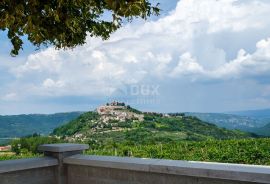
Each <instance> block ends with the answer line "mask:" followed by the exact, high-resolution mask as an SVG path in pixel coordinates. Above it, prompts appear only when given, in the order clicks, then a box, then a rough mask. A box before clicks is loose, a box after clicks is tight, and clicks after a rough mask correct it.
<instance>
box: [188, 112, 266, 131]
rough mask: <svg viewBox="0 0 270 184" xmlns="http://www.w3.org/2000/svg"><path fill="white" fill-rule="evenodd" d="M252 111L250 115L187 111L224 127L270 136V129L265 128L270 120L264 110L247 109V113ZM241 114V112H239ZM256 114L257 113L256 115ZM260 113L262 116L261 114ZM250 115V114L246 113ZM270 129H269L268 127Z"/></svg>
mask: <svg viewBox="0 0 270 184" xmlns="http://www.w3.org/2000/svg"><path fill="white" fill-rule="evenodd" d="M248 112H252V113H250V114H249V115H250V116H244V114H245V113H244V112H242V113H243V115H235V114H222V113H186V114H188V115H191V116H195V117H197V118H199V119H200V120H202V121H206V122H210V123H213V124H215V125H217V126H218V127H224V128H227V129H230V130H235V129H237V130H241V131H247V132H252V133H255V134H258V135H264V136H270V131H267V129H265V128H264V126H266V125H267V123H269V122H270V120H269V119H268V118H267V115H266V114H263V112H259V113H257V114H256V113H255V112H253V111H246V113H248ZM239 114H240V112H239ZM255 114H256V115H255ZM260 114H261V115H262V116H260ZM246 115H248V114H246ZM268 130H269V129H268Z"/></svg>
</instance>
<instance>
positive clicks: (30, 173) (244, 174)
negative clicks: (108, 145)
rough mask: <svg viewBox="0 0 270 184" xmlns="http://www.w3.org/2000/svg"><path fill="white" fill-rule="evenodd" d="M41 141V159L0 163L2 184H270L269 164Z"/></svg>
mask: <svg viewBox="0 0 270 184" xmlns="http://www.w3.org/2000/svg"><path fill="white" fill-rule="evenodd" d="M85 149H88V145H80V144H53V145H42V146H40V150H41V151H43V152H44V154H45V157H42V158H32V159H20V160H10V161H1V162H0V184H256V183H258V184H259V183H261V184H263V183H264V184H270V166H255V165H241V164H222V163H207V162H191V161H175V160H159V159H142V158H127V157H108V156H88V155H82V154H81V153H82V151H83V150H85Z"/></svg>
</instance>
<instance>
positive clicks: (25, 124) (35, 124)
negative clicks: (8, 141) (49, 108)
mask: <svg viewBox="0 0 270 184" xmlns="http://www.w3.org/2000/svg"><path fill="white" fill-rule="evenodd" d="M80 114H81V112H70V113H57V114H50V115H41V114H30V115H12V116H0V138H4V137H22V136H27V135H32V134H34V133H39V134H43V135H48V134H50V133H51V132H52V131H53V129H55V128H56V127H58V126H61V125H63V124H65V123H68V122H69V121H71V120H73V119H75V118H77V117H78V116H79V115H80ZM3 141H4V140H3ZM0 143H1V142H0Z"/></svg>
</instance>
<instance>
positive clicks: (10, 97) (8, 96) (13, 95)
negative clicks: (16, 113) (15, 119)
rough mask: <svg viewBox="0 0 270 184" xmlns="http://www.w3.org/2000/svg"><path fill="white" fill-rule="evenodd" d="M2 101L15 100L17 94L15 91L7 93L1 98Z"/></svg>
mask: <svg viewBox="0 0 270 184" xmlns="http://www.w3.org/2000/svg"><path fill="white" fill-rule="evenodd" d="M1 99H2V100H3V101H8V102H9V101H16V100H18V95H17V94H16V93H7V94H5V95H4V96H3V97H2V98H1Z"/></svg>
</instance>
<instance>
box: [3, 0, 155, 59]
mask: <svg viewBox="0 0 270 184" xmlns="http://www.w3.org/2000/svg"><path fill="white" fill-rule="evenodd" d="M104 13H106V14H107V15H109V14H110V18H108V19H106V20H105V19H104V18H103V17H104ZM152 14H154V15H158V14H159V8H158V7H157V6H152V5H151V3H150V1H149V0H68V1H67V0H50V1H39V0H22V1H16V0H1V1H0V30H7V32H8V37H9V39H10V40H11V43H12V44H13V49H12V51H11V54H12V55H18V52H19V50H20V49H22V44H23V41H22V39H21V37H23V36H24V35H27V36H28V40H29V41H30V42H31V43H33V44H34V45H35V46H37V47H39V46H40V45H42V44H44V45H48V44H50V45H54V46H56V47H57V48H73V47H75V46H77V45H82V44H84V43H85V40H86V36H87V35H88V34H89V35H90V36H97V37H101V38H103V39H107V38H108V37H109V35H110V34H111V33H112V32H113V31H115V30H116V29H118V28H119V27H120V26H121V23H122V20H123V19H127V20H130V19H132V18H133V17H141V18H144V19H145V18H147V17H149V16H150V15H152Z"/></svg>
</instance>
